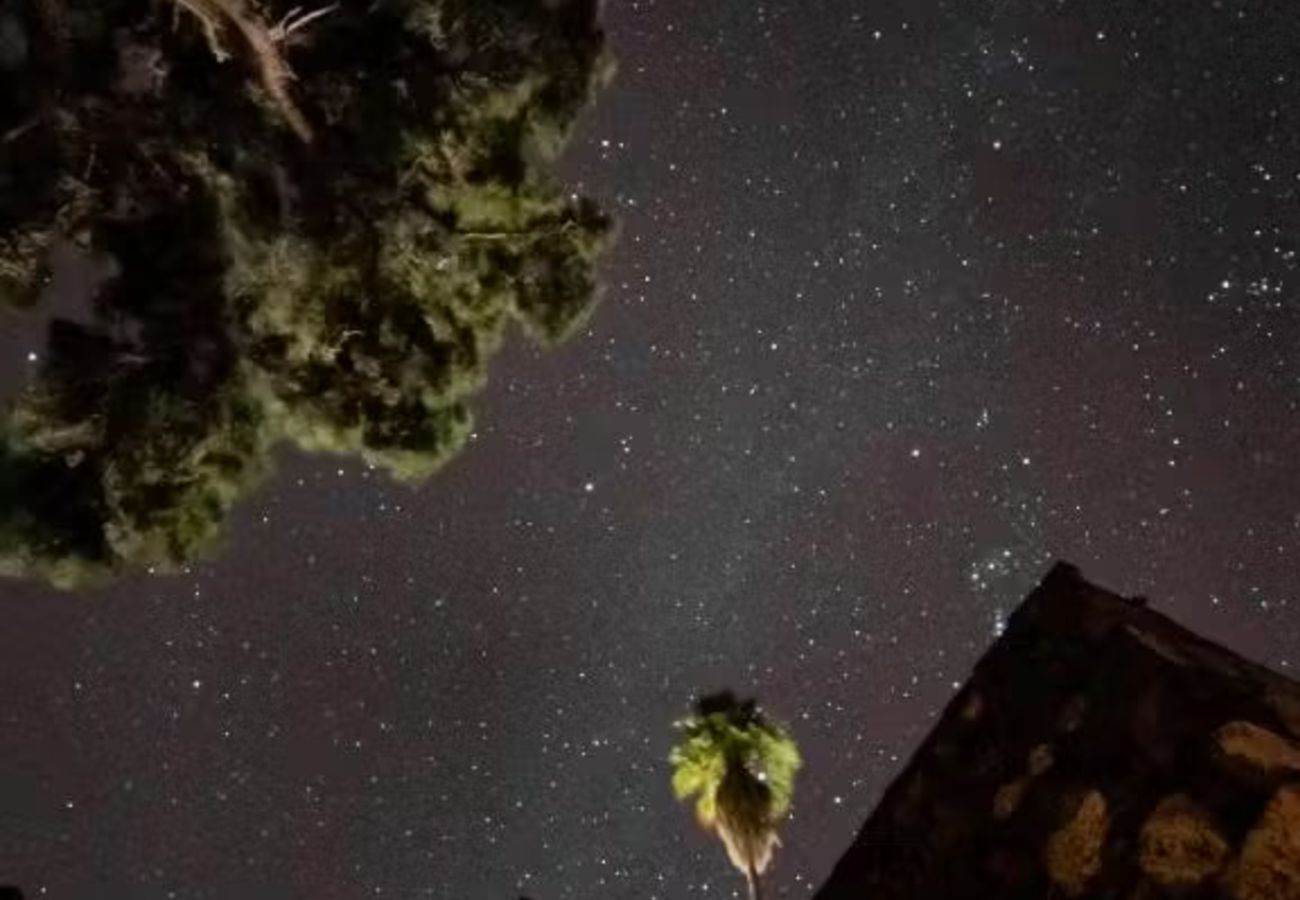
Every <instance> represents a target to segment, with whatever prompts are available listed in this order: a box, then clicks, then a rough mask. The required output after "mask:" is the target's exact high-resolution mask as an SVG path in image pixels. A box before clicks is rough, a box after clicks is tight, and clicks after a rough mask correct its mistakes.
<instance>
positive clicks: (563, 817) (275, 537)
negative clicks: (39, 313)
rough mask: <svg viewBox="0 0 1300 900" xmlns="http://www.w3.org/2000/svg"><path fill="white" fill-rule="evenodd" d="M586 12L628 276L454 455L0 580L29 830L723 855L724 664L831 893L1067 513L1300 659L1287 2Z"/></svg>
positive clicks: (86, 887)
mask: <svg viewBox="0 0 1300 900" xmlns="http://www.w3.org/2000/svg"><path fill="white" fill-rule="evenodd" d="M607 17H608V21H609V26H610V31H611V38H612V40H613V43H614V48H615V51H616V53H617V54H618V56H619V58H620V73H619V76H618V79H617V81H616V82H615V84H614V85H613V86H612V87H611V89H610V90H609V91H607V92H606V93H605V94H604V95H603V96H602V98H601V101H600V103H599V105H598V106H597V108H596V109H594V110H593V111H591V112H590V113H589V114H588V115H587V116H586V118H585V119H584V120H583V122H582V124H581V126H580V128H579V131H578V134H577V135H576V136H575V141H574V146H573V149H572V152H571V153H570V155H569V158H568V159H567V161H566V175H567V177H570V178H571V179H573V180H574V181H576V182H579V183H580V184H581V186H582V188H583V189H584V190H589V191H591V192H593V193H594V194H595V195H597V196H598V197H601V198H602V199H603V201H604V202H605V204H606V205H607V206H608V207H609V208H611V209H612V210H613V211H615V212H616V214H617V216H618V218H619V220H620V222H621V238H620V242H619V244H618V247H617V249H616V250H615V251H614V253H613V254H612V255H611V257H610V258H609V260H608V262H607V264H606V266H605V269H604V279H605V282H606V284H607V289H606V292H605V301H604V305H603V306H602V308H601V309H600V311H599V312H598V314H597V315H596V317H595V318H594V319H593V321H592V324H591V327H590V329H589V331H588V332H587V333H586V334H585V335H580V336H579V337H578V338H577V339H576V340H575V341H574V342H573V343H571V344H569V345H567V346H566V347H564V348H562V349H561V350H559V351H557V352H554V353H545V354H543V353H539V352H536V351H533V350H531V349H528V348H527V347H526V346H525V345H524V343H523V342H522V341H516V342H515V344H514V347H513V348H512V349H511V350H509V351H507V352H506V354H505V356H504V358H503V360H502V361H501V364H500V365H499V366H498V367H497V369H496V370H495V372H494V373H493V381H492V384H491V386H490V388H489V390H488V392H487V394H486V396H485V398H484V400H483V402H482V403H481V404H480V409H479V413H480V416H479V422H480V425H479V430H478V433H477V436H476V438H475V440H474V441H473V442H472V445H471V447H470V448H469V450H468V451H467V452H466V453H465V455H464V456H462V457H461V458H460V459H459V460H458V461H457V462H456V463H455V464H454V465H453V466H452V467H451V468H450V469H449V470H448V471H446V472H445V473H444V474H442V475H440V476H439V477H437V478H436V479H434V480H433V481H432V482H430V483H429V484H428V485H426V486H425V487H423V488H422V489H420V490H418V491H412V490H409V489H406V488H403V487H399V486H396V485H394V484H392V483H390V482H388V481H387V480H385V479H384V478H383V477H382V476H380V475H379V474H377V473H371V472H368V471H366V470H365V469H364V467H362V466H360V465H357V464H355V463H353V462H350V461H347V462H342V463H340V462H339V461H338V460H334V459H321V458H308V457H300V456H286V457H285V458H284V459H283V460H282V462H281V466H280V471H279V475H278V477H277V478H276V479H275V480H274V481H272V482H271V483H270V484H268V485H267V486H266V487H265V488H264V489H263V490H262V491H261V492H260V493H259V494H257V495H256V496H255V497H254V498H253V499H252V500H251V501H250V502H248V503H247V504H246V505H244V506H242V507H241V508H240V510H239V513H238V515H237V520H236V521H235V523H234V525H233V528H232V531H231V535H230V540H229V542H228V546H227V547H226V549H225V551H224V552H223V553H222V554H221V555H220V556H219V557H218V558H216V559H214V560H213V561H212V562H210V563H207V564H204V565H202V566H198V567H195V568H194V570H193V571H192V572H191V573H189V574H187V575H185V576H178V577H169V578H141V579H135V580H131V581H128V582H124V583H122V584H120V585H118V586H115V587H114V588H112V589H108V590H104V591H100V592H96V593H87V594H75V595H64V594H55V593H52V592H49V591H47V590H44V589H40V588H37V587H35V586H31V585H23V584H16V583H6V584H3V585H0V615H2V616H3V618H2V619H0V621H3V622H4V628H3V631H0V684H3V685H4V690H5V702H4V705H3V707H2V708H0V717H2V721H3V728H0V796H2V797H3V798H4V804H3V805H4V813H3V816H0V881H6V880H7V881H14V882H17V883H20V884H22V885H23V886H24V887H25V888H27V890H28V891H29V892H30V893H31V895H33V896H38V897H39V896H48V897H52V898H78V900H80V898H85V900H101V898H115V900H136V898H140V900H146V898H147V900H153V898H170V897H175V898H214V900H225V898H236V897H237V898H240V900H261V898H298V897H315V898H357V897H371V896H384V897H397V898H413V897H423V896H429V897H445V898H456V900H464V898H473V900H477V898H484V900H487V898H503V900H505V898H513V897H517V896H518V895H520V894H527V895H528V896H530V897H533V898H536V900H564V898H575V900H576V898H601V900H609V898H624V897H626V898H634V897H635V898H644V897H657V898H663V900H669V898H672V900H675V898H682V897H730V896H739V894H740V891H741V890H742V889H743V882H742V880H741V879H740V878H739V877H738V876H736V875H735V873H733V872H732V871H730V868H729V865H728V863H727V861H726V858H725V855H724V854H723V852H722V851H721V849H720V847H718V846H716V842H714V841H712V840H711V839H710V838H708V837H707V836H705V835H703V834H701V833H699V832H698V830H697V829H695V827H694V825H693V822H692V820H691V816H690V813H689V811H687V810H685V809H683V808H680V807H678V806H677V805H675V803H674V801H673V799H672V797H671V794H670V792H669V790H668V784H667V778H668V773H667V766H666V764H665V756H666V754H667V750H668V747H669V744H670V742H671V738H672V735H671V732H670V731H669V729H668V723H669V722H670V721H671V720H672V719H673V718H674V717H675V716H677V715H678V714H680V713H681V712H682V711H684V710H685V708H686V704H687V703H688V701H689V699H690V697H691V695H692V694H693V693H694V692H695V691H696V690H699V689H707V688H712V687H718V686H722V685H729V686H732V687H734V688H736V689H737V690H738V691H741V692H745V693H754V694H757V695H758V696H759V697H760V698H761V699H762V701H763V703H764V704H765V706H766V708H767V710H768V712H769V714H770V715H772V716H773V717H775V718H777V719H779V720H782V721H784V722H786V723H787V724H788V725H789V726H790V728H791V729H792V730H793V731H794V733H795V734H796V736H797V737H798V738H799V739H800V740H801V741H802V744H803V747H804V755H805V757H806V761H807V767H806V770H805V772H804V775H803V777H802V778H801V781H800V783H799V786H798V789H797V793H796V800H795V812H794V818H793V820H792V821H791V822H790V823H789V824H788V826H787V827H786V829H785V846H784V848H783V849H782V850H781V851H780V853H779V855H778V858H777V861H776V864H775V868H774V870H773V873H772V876H771V882H770V888H771V891H772V893H773V896H791V897H798V896H805V895H807V894H808V893H810V892H811V891H812V889H813V888H814V887H815V885H816V883H817V882H818V881H819V880H820V879H821V878H822V877H824V876H825V875H826V874H827V873H828V872H829V870H830V866H831V865H832V863H833V861H834V860H835V859H836V858H837V856H838V855H839V853H840V852H841V851H842V850H843V849H844V847H845V846H846V845H847V843H848V841H849V840H850V838H851V836H852V834H853V833H854V831H855V830H856V828H857V826H858V825H859V824H860V823H861V821H862V819H863V818H864V817H865V815H866V813H867V812H868V811H869V809H870V808H871V806H872V804H873V802H874V801H875V799H876V798H877V797H878V796H879V795H880V792H881V791H882V790H883V788H884V787H885V785H886V784H887V783H888V781H889V779H890V778H891V777H892V775H893V774H894V773H896V772H897V771H898V770H899V769H900V768H901V767H902V763H903V760H904V759H905V758H906V756H907V754H908V753H909V752H910V751H911V749H912V748H913V747H914V746H915V745H916V743H917V741H918V739H919V738H920V736H921V735H922V734H923V733H924V732H925V731H926V730H927V728H928V727H929V725H930V723H931V722H932V721H933V720H934V718H935V716H936V715H937V713H938V711H939V710H940V709H941V707H942V705H943V704H944V703H945V702H946V700H947V699H948V698H949V697H950V696H951V695H952V693H953V690H954V687H955V685H956V684H958V683H959V682H960V681H961V680H962V679H963V678H964V677H965V675H966V673H967V672H968V671H969V668H970V666H971V664H972V663H973V662H974V660H975V659H976V658H977V657H978V656H979V654H980V653H981V652H982V651H983V649H984V648H985V647H987V645H988V644H989V642H990V641H991V640H992V639H993V637H994V635H995V634H996V632H997V630H998V628H999V627H1000V624H1001V623H1002V622H1003V620H1004V618H1005V616H1006V615H1007V614H1009V612H1010V610H1011V609H1013V608H1014V605H1015V604H1016V602H1017V601H1018V599H1019V598H1020V597H1021V596H1023V594H1024V593H1025V592H1026V591H1027V590H1028V589H1029V588H1030V587H1031V586H1032V584H1033V583H1034V581H1035V579H1036V578H1037V577H1038V576H1039V575H1040V574H1041V573H1042V572H1043V571H1045V569H1046V567H1047V566H1048V564H1049V563H1050V561H1051V560H1052V559H1055V558H1067V559H1070V560H1072V561H1074V562H1075V563H1077V564H1079V565H1080V566H1081V567H1082V568H1083V570H1084V573H1085V574H1086V575H1087V576H1088V577H1090V578H1092V579H1093V580H1095V581H1098V582H1099V583H1101V584H1104V585H1105V586H1107V587H1110V588H1113V589H1116V590H1120V591H1123V592H1126V593H1137V594H1144V595H1146V596H1148V597H1149V598H1150V600H1151V603H1152V604H1153V605H1154V606H1155V607H1156V608H1157V609H1161V610H1163V611H1166V612H1168V613H1170V614H1171V615H1173V616H1174V617H1175V618H1177V619H1179V620H1180V621H1182V622H1184V623H1186V624H1188V625H1190V626H1192V627H1194V628H1196V629H1198V630H1200V631H1202V632H1203V633H1205V634H1207V635H1209V636H1211V637H1213V638H1215V639H1217V640H1220V641H1223V642H1225V643H1227V644H1228V645H1229V646H1231V647H1234V648H1236V649H1238V650H1240V651H1242V652H1245V653H1247V654H1248V655H1251V656H1253V657H1255V658H1257V659H1259V660H1260V661H1262V662H1264V663H1266V664H1268V665H1270V666H1273V667H1274V668H1277V669H1279V670H1281V671H1287V670H1288V669H1290V668H1292V667H1300V619H1298V618H1297V616H1298V614H1300V609H1298V608H1297V604H1300V597H1297V594H1296V591H1297V590H1298V588H1297V584H1298V583H1300V579H1297V577H1296V573H1297V571H1300V565H1298V564H1297V557H1298V556H1300V474H1297V473H1298V471H1300V470H1298V469H1297V466H1296V460H1297V457H1300V271H1298V269H1300V261H1298V260H1297V256H1296V254H1297V251H1298V250H1300V112H1298V111H1297V110H1298V109H1300V104H1297V102H1296V101H1297V96H1298V93H1297V92H1298V90H1300V55H1297V53H1296V50H1295V48H1296V47H1298V46H1300V18H1298V17H1296V16H1295V15H1294V10H1292V9H1290V8H1289V7H1288V6H1286V5H1284V4H1281V3H1272V2H1234V0H1223V2H1215V3H1206V4H1199V5H1195V6H1189V5H1188V4H1185V3H1174V2H1166V0H1145V2H1141V3H1138V2H1130V3H1127V4H1082V3H1065V2H1058V3H1027V2H1019V3H1017V2H998V3H988V2H978V0H976V2H965V0H963V2H961V3H956V2H952V3H938V4H936V3H912V2H908V3H904V2H893V3H864V2H860V0H859V2H847V0H818V2H816V3H808V2H803V3H796V2H794V0H780V2H771V3H765V4H758V3H753V2H748V0H746V2H740V0H717V2H686V0H674V2H664V0H660V2H657V3H650V2H639V3H611V4H610V6H609V8H608V10H607ZM6 327H8V326H6ZM38 349H39V348H38V347H37V346H36V345H34V344H33V345H32V346H30V347H27V346H23V347H21V348H19V349H18V350H17V351H15V352H16V353H18V357H17V359H18V360H19V362H18V363H16V364H15V363H12V362H10V363H7V364H6V365H7V368H6V371H7V372H11V373H13V377H21V370H22V367H23V365H25V364H24V363H22V362H21V360H23V359H25V357H26V353H27V352H28V351H29V350H30V351H32V352H35V351H36V350H38Z"/></svg>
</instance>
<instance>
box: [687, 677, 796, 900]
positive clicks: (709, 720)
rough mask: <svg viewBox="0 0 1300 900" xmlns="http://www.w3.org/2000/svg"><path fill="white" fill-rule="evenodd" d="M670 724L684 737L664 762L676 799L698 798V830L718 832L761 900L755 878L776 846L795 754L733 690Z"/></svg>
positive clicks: (753, 897) (754, 897)
mask: <svg viewBox="0 0 1300 900" xmlns="http://www.w3.org/2000/svg"><path fill="white" fill-rule="evenodd" d="M674 725H675V727H676V728H677V729H678V730H679V731H680V732H681V734H682V736H681V741H680V742H679V743H678V744H677V746H676V747H674V748H673V751H672V754H671V755H670V756H669V757H668V761H669V762H670V763H672V766H673V793H675V794H676V795H677V799H678V800H687V799H689V798H691V797H694V798H695V816H696V818H697V819H698V820H699V823H700V825H701V826H702V827H703V828H705V829H707V830H710V831H714V832H716V833H717V835H718V837H719V838H721V840H722V843H723V845H724V846H725V847H726V848H727V856H728V857H729V858H730V859H731V864H732V865H734V866H735V867H736V868H737V869H739V870H740V871H741V872H742V873H743V874H744V876H745V879H746V881H747V882H748V884H749V896H750V900H760V896H761V895H760V893H759V883H758V879H759V876H760V875H762V874H763V873H764V872H765V871H766V870H767V867H768V864H769V863H771V861H772V853H773V851H774V850H775V849H776V847H777V845H778V844H780V840H779V839H778V838H777V834H776V828H777V825H778V824H779V823H780V821H781V819H782V818H783V817H784V816H785V814H786V813H787V812H788V811H789V809H790V800H791V798H792V797H793V796H794V775H795V772H797V771H798V770H799V767H800V766H801V765H802V764H803V760H802V759H800V757H799V748H798V746H796V744H795V742H794V739H793V738H792V737H790V735H789V734H788V733H787V732H786V731H785V730H784V729H783V728H781V727H780V726H778V725H775V724H773V723H771V722H768V721H767V720H766V719H764V718H763V715H762V714H761V713H760V712H759V711H758V707H757V705H756V704H755V703H754V701H753V700H747V701H745V702H743V703H742V702H740V701H738V700H737V699H736V697H735V695H734V694H732V693H731V692H730V691H726V692H723V693H720V694H714V695H711V696H708V697H702V698H700V699H699V700H698V701H696V703H695V708H694V711H693V712H692V714H691V715H690V716H687V717H686V718H685V719H681V720H680V721H678V722H676V723H674Z"/></svg>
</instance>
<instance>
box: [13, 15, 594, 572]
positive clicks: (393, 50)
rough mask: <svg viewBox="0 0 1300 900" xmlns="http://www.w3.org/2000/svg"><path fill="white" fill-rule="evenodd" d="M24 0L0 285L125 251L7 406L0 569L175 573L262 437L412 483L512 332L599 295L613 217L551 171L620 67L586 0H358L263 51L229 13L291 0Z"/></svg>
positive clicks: (261, 449)
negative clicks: (51, 260)
mask: <svg viewBox="0 0 1300 900" xmlns="http://www.w3.org/2000/svg"><path fill="white" fill-rule="evenodd" d="M19 5H20V6H24V15H23V16H22V17H21V20H20V19H18V18H14V19H13V21H14V22H21V27H23V28H26V29H28V34H27V37H28V39H29V43H30V44H31V48H32V49H31V52H30V54H29V55H28V56H27V58H26V59H25V60H24V61H23V62H22V65H21V66H20V68H19V69H18V70H17V71H16V72H10V73H7V75H6V79H7V84H8V83H12V85H13V87H14V90H11V91H9V92H8V93H7V94H6V96H5V97H4V98H0V129H2V130H4V131H5V133H6V134H8V135H10V136H11V137H10V138H7V140H8V143H7V145H6V154H5V155H4V156H3V157H0V292H2V293H3V297H0V300H6V299H7V300H8V301H9V302H11V303H14V304H26V303H29V302H31V300H32V299H33V298H34V297H35V296H36V295H37V293H38V291H39V286H40V284H41V280H42V278H43V276H44V267H45V265H46V258H47V254H48V249H49V247H50V246H51V245H52V243H53V242H55V241H56V240H73V241H75V242H76V243H77V244H79V245H80V246H81V247H82V248H83V249H84V250H85V251H86V252H90V253H94V254H102V255H104V256H108V257H111V258H112V260H113V261H114V263H115V267H116V270H117V273H118V274H117V275H116V277H114V278H113V279H112V280H110V281H109V282H108V283H107V284H106V285H105V286H104V287H103V288H102V289H101V290H100V291H99V294H98V296H97V297H96V298H95V310H94V312H95V315H94V319H93V321H92V322H90V323H86V324H76V325H74V324H71V323H66V322H56V323H55V324H54V326H53V327H52V329H51V333H50V343H49V346H48V348H47V351H46V353H45V354H44V360H45V362H44V364H43V366H42V368H41V371H40V373H39V377H38V378H37V380H36V381H35V382H34V384H33V385H32V386H31V388H30V389H29V390H28V391H27V392H26V393H25V394H23V395H22V396H21V397H19V398H18V400H17V401H16V403H15V404H14V405H13V408H12V409H11V410H10V412H9V415H8V417H7V420H6V421H5V422H4V423H3V425H2V426H0V440H2V443H0V573H3V574H11V575H24V574H35V575H39V576H43V577H46V578H49V579H51V580H54V581H57V582H59V583H70V582H75V581H79V580H86V579H87V578H95V577H101V576H102V575H105V574H111V573H114V572H117V571H119V570H121V569H123V568H125V567H138V566H144V567H151V568H169V567H175V566H179V565H183V564H184V563H186V562H188V561H189V560H191V559H193V558H195V556H196V555H199V554H201V553H203V552H205V551H207V550H209V549H210V548H211V547H212V546H213V545H214V544H215V543H216V541H217V539H218V537H219V534H220V531H221V526H222V523H223V522H224V520H225V518H226V516H227V514H228V512H229V510H230V508H231V506H232V505H233V504H234V503H235V502H236V501H237V500H238V498H239V497H240V496H241V495H243V494H244V493H245V492H247V491H248V490H249V489H250V488H251V487H252V486H253V485H254V484H256V483H257V481H258V479H259V477H260V476H261V475H262V474H263V473H264V472H265V471H266V469H267V468H268V461H267V460H268V454H269V452H270V450H271V448H273V447H274V445H275V444H276V443H277V442H280V441H291V442H293V443H296V444H297V445H299V446H301V447H303V448H305V449H308V450H313V451H322V452H331V453H341V454H349V455H360V456H361V457H363V458H364V459H366V460H367V461H369V462H371V463H373V464H375V465H377V466H380V467H383V468H385V469H387V470H388V471H389V472H391V473H392V474H394V475H395V476H396V477H398V478H402V479H408V480H410V479H419V478H423V477H426V476H427V475H429V474H430V473H432V472H433V471H435V470H436V469H437V468H438V467H439V466H441V465H442V464H444V463H445V462H446V461H447V460H448V459H450V458H451V457H452V456H453V455H454V454H455V453H456V452H457V451H458V450H459V449H460V448H461V447H462V446H463V445H464V443H465V441H466V439H467V437H468V434H469V432H470V430H471V423H472V415H471V412H470V408H469V402H470V401H471V400H472V398H473V396H474V394H475V393H476V392H477V391H478V390H480V389H481V388H482V386H483V384H484V383H485V380H486V377H487V368H488V363H489V361H490V359H491V357H492V355H493V353H494V352H495V351H496V350H497V349H498V348H499V347H500V345H501V342H502V340H503V339H504V337H505V334H506V331H507V328H508V326H509V324H510V323H511V322H515V323H518V324H519V325H520V326H522V328H523V330H524V331H525V332H527V333H528V334H530V335H531V336H533V337H534V338H535V339H537V340H541V341H543V342H545V343H548V344H549V343H553V342H555V341H558V340H561V339H563V338H564V337H566V336H567V335H569V334H571V333H572V332H573V331H574V330H575V328H577V327H578V326H579V325H580V323H581V322H583V321H584V319H585V317H586V316H587V315H588V314H589V312H590V309H591V307H592V303H593V297H594V293H595V282H594V277H593V274H592V269H593V265H594V262H595V259H596V257H597V255H598V254H599V252H600V251H601V249H602V248H603V247H604V245H605V243H606V240H607V235H608V231H609V223H608V221H607V220H606V219H605V217H604V216H603V215H602V214H601V213H600V212H599V211H598V210H597V209H596V208H595V207H594V206H593V205H592V204H590V203H589V202H588V201H586V200H583V199H580V198H575V197H572V196H571V195H570V194H569V193H568V192H566V191H565V190H564V189H563V188H562V187H561V186H560V185H558V184H556V183H555V182H554V181H553V180H552V179H551V178H550V177H549V175H547V173H546V172H545V165H546V163H547V162H548V161H549V160H551V159H552V158H553V157H554V155H555V153H557V152H558V150H559V149H560V147H561V146H562V145H563V141H564V138H565V135H567V133H568V130H569V128H570V126H571V123H572V121H573V119H574V117H575V116H576V115H577V114H578V113H579V112H580V111H581V109H582V108H583V106H584V105H585V104H586V103H587V102H588V100H589V99H590V96H591V94H592V92H593V90H594V89H595V87H596V86H598V84H599V83H600V81H601V80H602V79H603V78H604V77H605V76H606V74H607V72H608V70H609V66H608V62H607V59H606V56H605V51H604V39H603V35H602V33H601V31H600V28H599V24H598V21H597V4H596V2H595V0H379V2H377V3H376V2H373V0H345V2H343V3H341V4H340V5H339V6H338V8H337V9H335V10H333V11H332V12H330V13H329V14H328V15H325V16H321V17H319V18H318V19H315V20H314V21H312V22H311V23H310V24H309V25H307V26H306V27H305V28H304V29H302V30H301V31H300V32H295V33H294V34H293V35H291V36H290V38H288V39H287V40H285V41H283V42H277V43H275V44H274V46H272V47H270V48H269V51H268V47H267V45H265V44H262V45H258V44H257V42H256V41H254V40H252V39H248V40H246V41H244V42H242V43H241V41H240V40H238V39H237V38H238V34H236V32H239V33H240V34H243V33H244V32H242V31H239V29H235V28H234V26H233V23H235V22H236V21H238V22H241V23H243V24H244V25H247V26H249V27H250V28H251V29H252V30H253V33H258V30H259V29H261V30H264V31H265V32H266V33H267V34H270V24H271V23H273V22H276V21H279V20H280V19H281V17H282V16H283V15H285V14H286V13H288V12H290V8H291V7H292V6H293V5H294V4H292V3H291V2H289V0H272V2H267V3H261V4H258V5H253V4H251V3H247V2H245V0H187V2H184V3H182V6H183V8H184V9H186V10H188V11H190V12H192V13H194V14H195V15H193V16H182V17H180V18H179V19H177V20H175V21H173V15H172V9H171V8H170V6H169V5H163V4H160V5H154V6H153V7H150V6H148V5H145V6H142V5H140V4H139V3H138V2H134V0H63V2H61V3H60V4H57V5H51V4H48V3H44V2H43V0H23V2H21V3H20V4H19ZM26 7H30V8H29V9H28V8H26ZM201 14H202V15H201ZM0 15H11V14H9V13H0ZM52 17H56V18H52ZM201 22H207V23H208V24H212V25H214V26H215V27H217V28H218V30H220V29H222V28H225V33H221V34H218V35H216V37H217V38H218V39H219V43H220V45H221V46H223V47H224V48H225V49H226V50H228V51H230V52H231V53H233V54H234V55H235V59H234V60H233V61H229V62H226V63H225V64H222V63H220V62H218V61H217V60H216V59H214V58H213V55H212V44H211V43H210V40H209V38H210V37H212V35H207V34H205V33H204V29H203V28H201V27H199V26H200V23H201ZM223 23H226V24H225V25H223ZM227 25H228V26H229V27H227ZM259 47H260V49H259ZM270 51H273V52H274V54H275V56H276V59H277V60H278V61H283V62H284V63H287V64H288V65H290V66H292V68H293V70H294V74H295V78H294V80H293V81H291V82H283V81H281V80H278V79H277V78H268V73H267V70H266V68H265V63H266V62H267V59H268V58H269V57H268V56H267V53H268V52H270ZM142 61H143V62H142ZM278 61H277V63H276V64H277V65H278V64H279V62H278ZM272 74H274V73H272ZM283 91H288V92H289V94H291V96H277V95H278V94H280V93H281V92H283ZM298 117H301V118H302V120H303V121H297V119H298ZM304 126H305V127H304ZM308 139H310V143H307V140H308Z"/></svg>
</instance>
